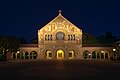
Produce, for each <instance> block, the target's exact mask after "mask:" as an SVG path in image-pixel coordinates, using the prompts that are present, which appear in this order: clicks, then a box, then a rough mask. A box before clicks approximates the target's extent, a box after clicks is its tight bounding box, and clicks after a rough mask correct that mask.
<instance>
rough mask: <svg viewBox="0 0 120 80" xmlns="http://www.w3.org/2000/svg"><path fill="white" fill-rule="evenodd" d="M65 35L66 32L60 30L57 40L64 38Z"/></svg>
mask: <svg viewBox="0 0 120 80" xmlns="http://www.w3.org/2000/svg"><path fill="white" fill-rule="evenodd" d="M64 36H65V34H64V33H63V32H58V33H57V34H56V39H57V40H64Z"/></svg>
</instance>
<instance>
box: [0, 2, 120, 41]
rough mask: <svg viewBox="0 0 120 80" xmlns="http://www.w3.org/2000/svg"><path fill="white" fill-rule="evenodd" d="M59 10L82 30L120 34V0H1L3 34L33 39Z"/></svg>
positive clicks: (0, 24)
mask: <svg viewBox="0 0 120 80" xmlns="http://www.w3.org/2000/svg"><path fill="white" fill-rule="evenodd" d="M58 10H62V15H63V16H64V17H65V18H67V19H68V20H69V21H71V22H72V23H73V24H75V25H76V26H77V27H79V28H81V29H82V30H83V31H86V32H88V33H92V34H93V35H95V36H100V35H103V34H105V32H108V31H112V32H113V34H114V35H115V36H119V37H120V35H119V34H120V1H119V0H0V35H13V36H17V37H22V36H23V37H25V38H26V39H27V40H28V41H29V42H30V41H31V40H32V39H33V38H35V37H37V30H38V29H40V28H41V27H43V26H44V25H45V24H47V23H48V22H49V21H51V20H52V19H53V18H55V17H56V16H57V15H58Z"/></svg>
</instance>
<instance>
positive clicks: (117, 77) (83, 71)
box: [0, 60, 120, 80]
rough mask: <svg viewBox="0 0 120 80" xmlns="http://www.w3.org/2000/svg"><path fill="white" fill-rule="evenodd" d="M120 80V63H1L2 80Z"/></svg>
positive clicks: (65, 61) (55, 61)
mask: <svg viewBox="0 0 120 80" xmlns="http://www.w3.org/2000/svg"><path fill="white" fill-rule="evenodd" d="M49 79H50V80H120V62H113V61H102V60H101V61H94V60H90V61H89V60H68V61H67V60H17V61H15V60H14V61H7V62H0V80H49Z"/></svg>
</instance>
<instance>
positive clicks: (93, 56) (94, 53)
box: [92, 51, 96, 59]
mask: <svg viewBox="0 0 120 80" xmlns="http://www.w3.org/2000/svg"><path fill="white" fill-rule="evenodd" d="M92 59H96V52H95V51H93V52H92Z"/></svg>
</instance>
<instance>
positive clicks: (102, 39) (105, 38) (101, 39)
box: [97, 32, 118, 43]
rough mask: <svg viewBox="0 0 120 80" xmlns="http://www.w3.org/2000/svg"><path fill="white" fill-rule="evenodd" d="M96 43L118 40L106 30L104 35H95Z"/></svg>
mask: <svg viewBox="0 0 120 80" xmlns="http://www.w3.org/2000/svg"><path fill="white" fill-rule="evenodd" d="M97 40H98V43H114V42H116V41H117V40H118V38H117V37H116V36H113V34H112V32H106V33H105V36H99V37H97Z"/></svg>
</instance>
